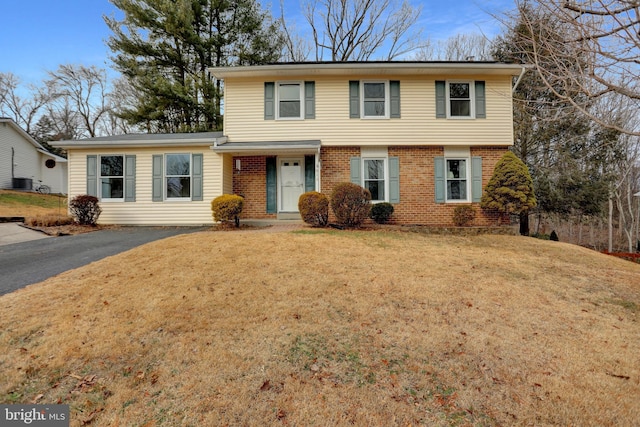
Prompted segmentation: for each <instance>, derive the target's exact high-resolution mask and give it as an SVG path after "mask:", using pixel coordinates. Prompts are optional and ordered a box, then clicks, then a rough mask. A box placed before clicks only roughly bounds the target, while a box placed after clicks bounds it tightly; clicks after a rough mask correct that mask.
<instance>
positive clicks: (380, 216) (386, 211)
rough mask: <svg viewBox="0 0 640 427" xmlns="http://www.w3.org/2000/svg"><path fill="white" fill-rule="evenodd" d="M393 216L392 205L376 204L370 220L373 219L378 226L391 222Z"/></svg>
mask: <svg viewBox="0 0 640 427" xmlns="http://www.w3.org/2000/svg"><path fill="white" fill-rule="evenodd" d="M391 215H393V205H392V204H391V203H387V202H382V203H376V204H374V205H373V206H371V212H370V213H369V218H371V219H372V220H374V221H375V222H376V223H378V224H384V223H385V222H387V221H389V218H391Z"/></svg>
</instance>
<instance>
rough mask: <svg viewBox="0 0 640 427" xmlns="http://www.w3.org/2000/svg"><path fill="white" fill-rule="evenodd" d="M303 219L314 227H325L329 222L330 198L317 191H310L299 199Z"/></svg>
mask: <svg viewBox="0 0 640 427" xmlns="http://www.w3.org/2000/svg"><path fill="white" fill-rule="evenodd" d="M298 210H299V211H300V216H301V217H302V220H303V221H304V222H306V223H307V224H310V225H312V226H313V227H324V226H326V225H327V223H328V222H329V198H328V197H327V196H326V195H325V194H322V193H318V192H317V191H308V192H306V193H304V194H302V195H301V196H300V198H299V199H298Z"/></svg>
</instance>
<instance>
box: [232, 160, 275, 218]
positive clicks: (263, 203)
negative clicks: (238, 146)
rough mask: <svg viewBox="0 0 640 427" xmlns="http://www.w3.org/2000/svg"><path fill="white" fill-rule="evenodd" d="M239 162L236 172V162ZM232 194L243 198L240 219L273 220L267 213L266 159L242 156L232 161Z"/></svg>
mask: <svg viewBox="0 0 640 427" xmlns="http://www.w3.org/2000/svg"><path fill="white" fill-rule="evenodd" d="M237 159H238V160H240V170H237V169H236V168H235V167H236V160H237ZM233 167H234V170H233V194H238V195H240V196H242V197H244V208H243V210H242V218H255V219H275V218H276V214H268V213H267V172H266V171H267V158H266V156H243V157H234V159H233Z"/></svg>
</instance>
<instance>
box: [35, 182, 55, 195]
mask: <svg viewBox="0 0 640 427" xmlns="http://www.w3.org/2000/svg"><path fill="white" fill-rule="evenodd" d="M33 191H35V192H36V193H40V194H49V193H51V187H49V186H48V185H45V184H43V183H42V181H38V183H37V184H36V185H35V187H34V188H33Z"/></svg>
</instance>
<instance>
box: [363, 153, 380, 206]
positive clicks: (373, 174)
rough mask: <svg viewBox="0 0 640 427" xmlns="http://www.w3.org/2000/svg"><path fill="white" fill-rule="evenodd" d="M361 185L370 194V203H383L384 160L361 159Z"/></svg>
mask: <svg viewBox="0 0 640 427" xmlns="http://www.w3.org/2000/svg"><path fill="white" fill-rule="evenodd" d="M362 162H363V165H362V166H363V168H362V172H363V174H362V175H363V176H362V177H363V181H364V182H363V184H364V188H366V189H367V190H369V192H370V193H371V201H373V202H384V201H385V200H386V199H385V194H386V191H385V187H386V180H385V175H386V174H385V169H386V165H385V159H366V158H365V159H363V160H362Z"/></svg>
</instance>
